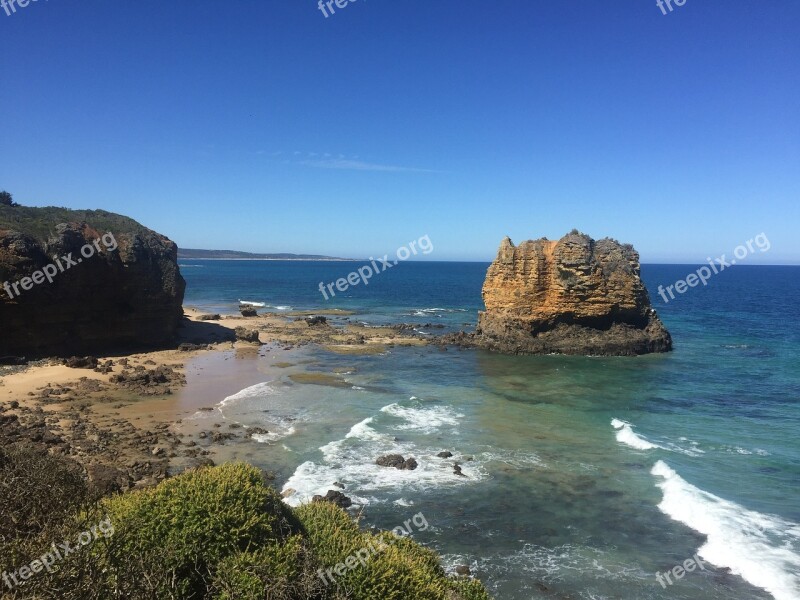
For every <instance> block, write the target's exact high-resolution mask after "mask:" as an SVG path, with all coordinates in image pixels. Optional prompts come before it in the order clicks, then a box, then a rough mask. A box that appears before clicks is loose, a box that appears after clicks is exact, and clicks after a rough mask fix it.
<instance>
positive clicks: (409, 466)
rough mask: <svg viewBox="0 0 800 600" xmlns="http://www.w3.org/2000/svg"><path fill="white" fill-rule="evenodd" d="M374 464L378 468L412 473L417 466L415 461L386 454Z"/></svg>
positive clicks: (397, 455) (398, 455)
mask: <svg viewBox="0 0 800 600" xmlns="http://www.w3.org/2000/svg"><path fill="white" fill-rule="evenodd" d="M375 464H376V465H378V466H380V467H394V468H395V469H400V470H401V471H413V470H414V469H416V468H417V467H418V466H419V463H417V461H416V460H414V459H413V458H409V459H408V460H406V459H405V458H403V457H402V456H401V455H400V454H387V455H386V456H381V457H379V458H378V459H377V460H376V461H375Z"/></svg>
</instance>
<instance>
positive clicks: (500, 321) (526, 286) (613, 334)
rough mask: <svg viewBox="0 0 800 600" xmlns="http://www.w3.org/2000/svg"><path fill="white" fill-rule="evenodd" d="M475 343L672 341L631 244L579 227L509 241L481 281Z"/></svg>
mask: <svg viewBox="0 0 800 600" xmlns="http://www.w3.org/2000/svg"><path fill="white" fill-rule="evenodd" d="M483 300H484V303H485V305H486V310H485V311H483V312H481V313H479V317H478V327H477V329H476V334H475V336H474V341H475V344H476V345H478V346H481V347H483V348H487V349H490V350H496V351H501V352H507V353H513V354H550V353H556V354H583V355H637V354H647V353H650V352H667V351H669V350H671V349H672V339H671V337H670V335H669V332H668V331H667V330H666V328H665V327H664V325H663V324H662V322H661V320H660V319H659V318H658V315H657V314H656V312H655V310H654V309H653V308H652V306H651V305H650V297H649V295H648V293H647V289H646V288H645V286H644V284H643V283H642V280H641V278H640V273H639V255H638V253H637V252H636V250H634V249H633V246H631V245H629V244H620V243H619V242H617V241H615V240H612V239H608V238H606V239H602V240H599V241H595V240H593V239H591V238H590V237H589V236H587V235H584V234H582V233H579V232H577V231H573V232H572V233H570V234H568V235H566V236H564V237H563V238H561V239H560V240H558V241H557V242H554V241H549V240H547V239H545V238H543V239H540V240H535V241H527V242H523V243H521V244H520V245H519V246H514V244H513V243H512V242H511V240H510V239H509V238H506V239H504V240H503V242H502V243H501V245H500V250H499V252H498V253H497V258H496V259H495V261H494V262H493V263H492V264H491V266H490V267H489V270H488V272H487V273H486V280H485V282H484V284H483Z"/></svg>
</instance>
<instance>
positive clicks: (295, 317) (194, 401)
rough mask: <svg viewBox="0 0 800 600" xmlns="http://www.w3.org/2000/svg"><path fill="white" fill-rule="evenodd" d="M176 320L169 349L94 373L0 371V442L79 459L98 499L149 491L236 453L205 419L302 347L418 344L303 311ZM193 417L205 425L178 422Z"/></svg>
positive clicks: (373, 348)
mask: <svg viewBox="0 0 800 600" xmlns="http://www.w3.org/2000/svg"><path fill="white" fill-rule="evenodd" d="M184 312H185V316H186V318H185V319H184V326H183V327H182V328H181V330H180V331H181V334H180V338H179V339H178V340H176V343H175V347H174V348H169V349H164V350H155V351H149V352H139V353H132V354H115V355H108V356H98V357H95V358H96V359H97V365H98V367H97V368H71V367H68V366H66V365H65V364H64V361H63V360H61V359H50V360H43V361H36V362H34V363H30V364H28V365H27V366H17V367H2V368H0V369H1V370H0V433H2V435H4V436H5V437H7V438H9V439H17V440H19V441H26V442H28V443H34V444H37V445H42V446H43V447H46V448H47V450H48V451H49V452H53V453H58V454H63V455H66V456H70V457H72V458H74V459H76V460H78V461H79V462H81V463H82V464H83V465H84V466H85V467H86V468H87V471H88V473H89V475H90V478H92V479H94V480H95V481H96V484H97V485H98V486H100V487H101V488H102V489H112V490H113V489H126V488H128V487H140V486H148V485H152V484H154V483H157V482H158V481H160V480H162V479H163V478H165V477H166V476H167V475H168V474H175V473H177V472H180V471H182V470H184V469H186V468H190V467H193V466H198V465H201V464H211V463H212V462H217V461H222V460H227V459H230V458H232V457H233V456H234V455H239V454H242V452H241V449H240V451H236V452H234V451H232V450H231V446H230V444H231V443H232V442H234V441H236V442H245V443H247V442H248V441H249V440H250V437H251V435H252V434H253V432H244V431H238V430H237V429H236V428H234V427H235V426H229V424H226V423H223V422H221V421H222V419H215V418H213V417H214V416H216V415H215V414H212V413H214V407H215V406H216V405H217V404H219V403H220V402H221V401H222V400H223V399H224V398H226V397H227V396H230V395H232V394H235V393H236V392H238V391H239V390H241V389H243V388H246V387H248V386H250V385H255V384H257V383H259V382H262V381H265V380H267V379H269V378H270V377H271V376H272V375H271V374H270V371H271V370H275V371H280V370H281V369H283V368H285V367H287V366H292V365H294V364H295V361H296V360H297V358H296V356H295V354H296V353H297V352H298V351H300V350H301V349H302V347H303V346H306V345H308V344H315V345H317V346H320V347H322V348H325V349H327V350H329V351H331V352H335V353H337V354H373V353H381V352H385V351H386V349H387V348H389V347H391V346H392V345H424V344H426V343H428V340H425V339H421V338H420V337H418V336H415V335H410V334H408V333H407V332H406V331H405V330H403V329H402V328H392V327H365V326H363V325H361V324H358V323H352V322H350V320H349V316H348V313H346V312H345V311H337V310H331V311H323V312H317V313H313V315H314V316H324V317H325V318H326V322H324V323H321V324H314V325H310V324H309V323H308V322H307V321H306V318H307V317H309V316H310V314H309V313H305V312H292V313H284V314H276V313H265V314H263V315H258V316H256V317H242V316H239V315H220V316H217V315H204V314H203V313H202V312H201V311H199V310H197V309H194V308H191V307H186V308H185V309H184ZM210 317H212V318H211V319H210ZM242 327H244V328H245V329H246V330H250V331H251V332H252V331H253V330H255V331H257V332H258V339H259V343H253V342H246V341H240V340H237V339H236V337H237V328H242ZM239 331H240V332H241V329H240V330H239ZM264 359H267V360H264ZM91 364H94V363H93V362H92V363H91ZM293 377H297V378H298V379H297V380H296V381H297V382H298V383H311V384H314V383H316V384H320V385H337V380H336V375H335V374H334V373H332V374H330V375H326V374H324V373H315V374H311V375H307V376H306V377H307V378H310V379H313V381H311V380H308V381H306V380H304V379H303V377H304V376H303V375H295V376H293ZM198 411H201V412H205V413H208V416H209V417H211V418H206V419H204V420H203V422H202V424H200V423H191V422H184V419H187V418H188V417H191V416H192V415H194V414H197V413H198ZM204 428H205V429H204ZM252 443H255V442H252Z"/></svg>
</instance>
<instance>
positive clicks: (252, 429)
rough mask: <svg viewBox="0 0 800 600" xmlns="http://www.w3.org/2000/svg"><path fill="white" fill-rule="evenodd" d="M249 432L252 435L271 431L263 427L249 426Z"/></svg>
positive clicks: (265, 433)
mask: <svg viewBox="0 0 800 600" xmlns="http://www.w3.org/2000/svg"><path fill="white" fill-rule="evenodd" d="M247 433H249V434H250V435H267V434H268V433H269V431H267V430H266V429H264V428H263V427H248V428H247Z"/></svg>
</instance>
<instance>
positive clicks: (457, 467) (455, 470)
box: [453, 463, 466, 477]
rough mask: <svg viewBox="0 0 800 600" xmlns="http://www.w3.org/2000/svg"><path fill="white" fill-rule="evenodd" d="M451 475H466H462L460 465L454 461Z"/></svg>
mask: <svg viewBox="0 0 800 600" xmlns="http://www.w3.org/2000/svg"><path fill="white" fill-rule="evenodd" d="M453 475H458V476H460V477H466V475H464V473H462V472H461V465H460V464H458V463H455V464H454V465H453Z"/></svg>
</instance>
